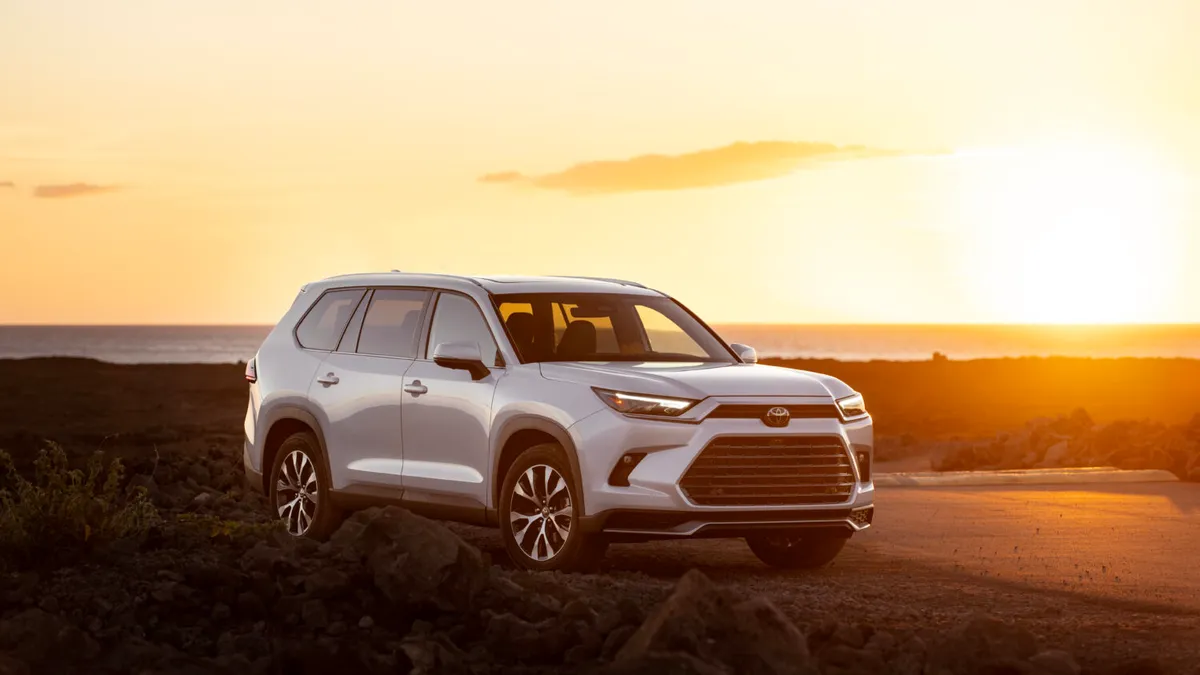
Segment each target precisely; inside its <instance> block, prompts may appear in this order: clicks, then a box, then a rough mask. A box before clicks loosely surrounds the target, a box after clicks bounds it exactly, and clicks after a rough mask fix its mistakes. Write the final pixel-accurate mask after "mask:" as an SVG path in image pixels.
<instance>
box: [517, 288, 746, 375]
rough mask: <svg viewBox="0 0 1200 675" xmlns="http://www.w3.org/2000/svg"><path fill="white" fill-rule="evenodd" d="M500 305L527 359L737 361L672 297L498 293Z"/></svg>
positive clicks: (521, 354)
mask: <svg viewBox="0 0 1200 675" xmlns="http://www.w3.org/2000/svg"><path fill="white" fill-rule="evenodd" d="M496 309H497V310H498V311H499V312H500V317H501V318H502V319H503V320H504V324H505V326H506V327H507V328H508V334H509V337H511V338H512V341H513V347H514V348H515V349H516V350H517V353H518V354H520V356H521V361H523V362H525V363H537V362H542V361H675V362H690V363H696V362H700V363H734V362H735V359H734V358H733V355H732V354H731V353H730V351H729V348H728V347H726V346H725V343H723V342H721V340H720V339H719V338H717V337H716V336H715V335H714V334H713V333H712V331H710V330H709V329H708V327H707V326H705V325H704V324H703V323H701V322H700V321H698V320H697V319H696V318H695V317H694V316H692V315H691V313H689V312H688V311H687V310H686V309H684V308H683V307H682V306H681V305H680V304H679V303H677V302H675V301H674V300H672V299H671V298H666V297H661V296H643V295H620V294H608V293H522V294H518V295H498V296H496Z"/></svg>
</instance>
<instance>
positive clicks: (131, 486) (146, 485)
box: [125, 473, 162, 502]
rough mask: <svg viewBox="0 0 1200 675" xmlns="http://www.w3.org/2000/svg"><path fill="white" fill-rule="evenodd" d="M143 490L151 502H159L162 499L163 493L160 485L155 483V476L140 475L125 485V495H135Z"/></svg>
mask: <svg viewBox="0 0 1200 675" xmlns="http://www.w3.org/2000/svg"><path fill="white" fill-rule="evenodd" d="M139 489H140V490H143V491H145V493H146V496H147V497H148V498H149V499H150V501H155V502H156V501H158V500H159V499H160V498H161V497H162V491H161V490H159V489H158V483H156V482H154V476H151V475H149V474H144V473H139V474H137V475H136V476H133V477H132V478H130V479H129V483H128V484H126V485H125V493H126V494H133V493H134V492H135V491H137V490H139Z"/></svg>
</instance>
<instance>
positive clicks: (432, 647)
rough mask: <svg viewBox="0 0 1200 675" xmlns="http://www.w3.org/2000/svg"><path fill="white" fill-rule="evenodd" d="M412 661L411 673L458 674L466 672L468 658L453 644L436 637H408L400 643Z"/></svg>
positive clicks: (412, 674) (420, 674)
mask: <svg viewBox="0 0 1200 675" xmlns="http://www.w3.org/2000/svg"><path fill="white" fill-rule="evenodd" d="M400 649H401V651H403V652H404V655H405V656H407V657H408V660H409V662H411V663H412V670H411V671H410V672H409V675H457V674H458V673H466V672H467V665H466V659H465V658H464V655H463V653H462V652H461V651H459V650H458V649H457V648H455V647H454V645H453V644H447V643H446V642H445V641H441V640H437V639H434V638H426V637H417V638H408V639H406V640H404V642H403V643H401V645H400Z"/></svg>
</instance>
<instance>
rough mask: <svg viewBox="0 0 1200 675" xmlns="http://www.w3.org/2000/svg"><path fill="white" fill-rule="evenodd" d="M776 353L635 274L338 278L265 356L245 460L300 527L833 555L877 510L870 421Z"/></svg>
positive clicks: (771, 560) (577, 552)
mask: <svg viewBox="0 0 1200 675" xmlns="http://www.w3.org/2000/svg"><path fill="white" fill-rule="evenodd" d="M756 360H757V359H756V356H755V353H754V350H753V349H751V348H749V347H746V346H744V345H737V344H734V345H726V344H725V343H724V342H723V341H722V340H721V339H720V338H719V337H718V336H717V335H716V333H714V332H713V331H712V329H710V328H709V327H708V326H706V325H705V324H704V323H703V322H702V321H701V320H700V319H699V318H697V317H696V316H695V315H694V314H692V313H691V312H690V311H688V309H687V308H685V307H684V306H683V305H681V304H680V303H678V302H676V301H675V300H673V299H672V298H671V297H670V296H667V295H665V294H663V293H660V292H658V291H655V290H651V289H649V288H646V287H644V286H642V285H640V284H636V283H632V282H628V281H620V280H615V279H593V278H576V277H565V278H559V277H498V276H493V277H456V276H444V275H433V274H402V273H398V272H393V273H386V274H358V275H348V276H339V277H333V278H330V279H325V280H323V281H319V282H316V283H312V284H309V285H307V286H305V287H304V288H302V289H301V290H300V294H299V296H298V297H297V298H296V300H295V302H294V303H293V304H292V308H291V309H290V310H289V311H288V313H287V314H286V315H285V316H284V317H283V320H282V321H280V322H279V325H278V326H276V327H275V329H274V330H273V331H272V332H271V334H270V335H269V336H268V337H267V339H266V341H265V342H264V343H263V345H262V347H261V348H260V349H259V352H258V354H257V355H256V356H255V358H254V359H253V360H251V361H250V363H249V364H248V365H247V368H246V378H247V379H248V380H249V381H250V405H249V408H248V409H247V411H246V442H245V458H244V461H245V468H246V473H247V475H248V477H249V480H250V482H251V483H252V484H253V485H254V486H256V487H257V488H259V489H262V490H263V491H265V492H266V494H267V495H268V496H269V497H270V501H271V504H272V505H274V507H275V508H276V509H277V510H278V512H279V516H280V518H282V519H283V520H285V521H286V523H287V528H288V531H289V532H291V533H292V534H293V535H296V536H311V537H317V538H320V537H324V536H327V535H328V534H330V532H331V531H332V530H333V529H334V528H336V527H337V525H338V523H339V520H340V517H341V516H340V514H341V513H342V512H344V511H345V510H347V509H352V508H357V507H362V506H365V505H372V504H383V503H398V504H401V505H403V506H405V507H407V508H409V509H411V510H413V511H415V512H418V513H423V514H426V515H429V516H432V517H437V518H443V519H448V520H456V521H461V522H466V523H474V524H480V525H492V526H497V525H498V526H499V528H500V531H501V533H502V536H503V539H504V544H505V547H506V549H507V551H508V554H509V555H510V556H511V558H512V561H513V562H514V563H515V564H517V565H519V566H521V567H525V568H529V569H538V570H546V569H580V568H584V567H588V566H590V565H592V564H594V563H595V562H597V561H598V560H599V559H600V557H601V556H602V555H603V553H604V549H605V548H606V546H607V545H608V543H609V542H613V541H645V540H650V539H677V538H687V537H745V538H746V540H747V541H748V542H749V544H750V548H751V549H752V550H753V551H754V553H755V554H756V555H758V557H759V558H760V559H762V560H763V561H764V562H766V563H768V564H770V565H775V566H780V567H817V566H821V565H824V564H826V563H828V562H829V561H831V560H832V559H833V558H834V557H835V556H836V555H837V554H838V552H839V551H840V550H841V549H842V546H843V545H844V544H845V542H846V540H847V539H849V538H850V535H852V534H853V533H854V532H857V531H860V530H863V529H865V528H867V527H868V526H869V525H870V523H871V517H872V513H873V506H872V503H873V500H874V486H873V485H872V483H871V458H872V447H873V443H874V441H873V436H872V427H871V417H870V415H869V414H868V413H867V411H866V408H865V407H864V404H863V399H862V396H860V395H858V394H857V393H855V392H854V390H852V389H851V388H849V387H847V386H846V385H845V384H843V383H842V382H841V381H839V380H837V379H835V378H833V377H829V376H826V375H819V374H816V373H809V372H803V371H799V370H792V369H788V368H776V367H771V366H764V365H756V364H755V361H756Z"/></svg>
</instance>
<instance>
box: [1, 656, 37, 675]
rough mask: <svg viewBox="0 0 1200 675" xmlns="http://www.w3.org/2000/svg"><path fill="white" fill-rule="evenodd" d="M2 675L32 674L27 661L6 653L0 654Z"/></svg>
mask: <svg viewBox="0 0 1200 675" xmlns="http://www.w3.org/2000/svg"><path fill="white" fill-rule="evenodd" d="M0 675H30V671H29V666H27V665H25V662H24V661H22V660H20V659H18V658H16V657H13V656H8V655H6V654H0Z"/></svg>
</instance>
